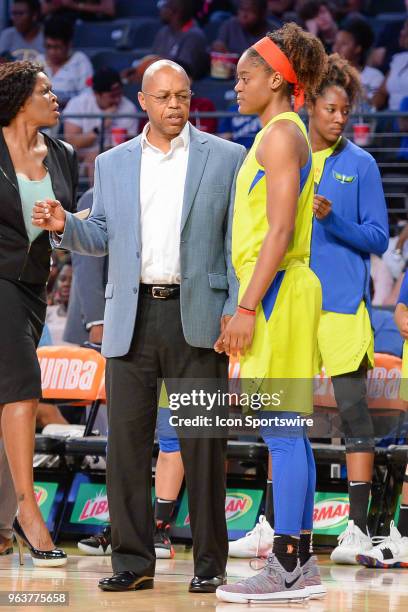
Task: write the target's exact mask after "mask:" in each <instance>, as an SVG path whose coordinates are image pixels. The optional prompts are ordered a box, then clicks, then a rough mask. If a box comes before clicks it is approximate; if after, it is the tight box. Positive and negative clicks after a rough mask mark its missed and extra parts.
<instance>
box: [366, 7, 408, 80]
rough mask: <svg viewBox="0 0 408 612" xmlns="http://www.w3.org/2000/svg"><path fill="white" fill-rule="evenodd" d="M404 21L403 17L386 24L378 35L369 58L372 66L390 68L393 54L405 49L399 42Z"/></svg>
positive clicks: (384, 69) (407, 8)
mask: <svg viewBox="0 0 408 612" xmlns="http://www.w3.org/2000/svg"><path fill="white" fill-rule="evenodd" d="M403 10H404V9H402V12H403ZM405 10H406V11H408V0H405ZM404 23H405V19H401V20H398V21H391V22H389V23H386V24H385V26H384V28H383V30H382V32H381V33H380V35H379V37H378V40H377V42H376V45H375V49H373V51H372V52H371V54H370V57H369V59H368V64H369V65H370V66H376V67H377V68H381V70H382V71H383V72H386V71H387V70H388V69H389V67H390V61H391V58H392V56H393V55H395V54H396V53H401V51H403V49H401V47H400V44H399V38H400V33H401V30H402V28H403V27H404Z"/></svg>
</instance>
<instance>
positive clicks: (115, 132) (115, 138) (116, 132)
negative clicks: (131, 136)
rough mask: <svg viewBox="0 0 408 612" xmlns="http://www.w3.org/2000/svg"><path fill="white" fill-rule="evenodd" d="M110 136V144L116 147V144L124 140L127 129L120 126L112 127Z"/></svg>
mask: <svg viewBox="0 0 408 612" xmlns="http://www.w3.org/2000/svg"><path fill="white" fill-rule="evenodd" d="M111 136H112V144H113V146H114V147H116V145H119V144H122V142H125V141H126V137H127V129H126V128H121V127H113V128H112V129H111Z"/></svg>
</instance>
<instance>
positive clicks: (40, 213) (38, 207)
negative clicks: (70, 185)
mask: <svg viewBox="0 0 408 612" xmlns="http://www.w3.org/2000/svg"><path fill="white" fill-rule="evenodd" d="M65 218H66V215H65V210H64V209H63V207H62V206H61V204H60V202H58V200H48V199H47V200H38V201H37V202H36V203H35V204H34V207H33V216H32V217H31V222H32V224H33V225H35V226H36V227H40V228H41V229H43V230H47V231H49V232H59V233H62V232H63V231H64V228H65Z"/></svg>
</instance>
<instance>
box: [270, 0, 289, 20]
mask: <svg viewBox="0 0 408 612" xmlns="http://www.w3.org/2000/svg"><path fill="white" fill-rule="evenodd" d="M294 5H295V1H294V0H268V14H269V15H271V16H272V17H277V18H278V19H281V18H282V17H283V14H284V13H286V12H287V11H291V10H292V9H293V8H294Z"/></svg>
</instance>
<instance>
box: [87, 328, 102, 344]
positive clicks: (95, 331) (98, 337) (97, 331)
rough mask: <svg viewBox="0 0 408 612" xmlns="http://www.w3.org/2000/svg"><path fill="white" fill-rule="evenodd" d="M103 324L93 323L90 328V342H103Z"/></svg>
mask: <svg viewBox="0 0 408 612" xmlns="http://www.w3.org/2000/svg"><path fill="white" fill-rule="evenodd" d="M102 336H103V325H92V327H91V329H90V330H89V342H92V344H102Z"/></svg>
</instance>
